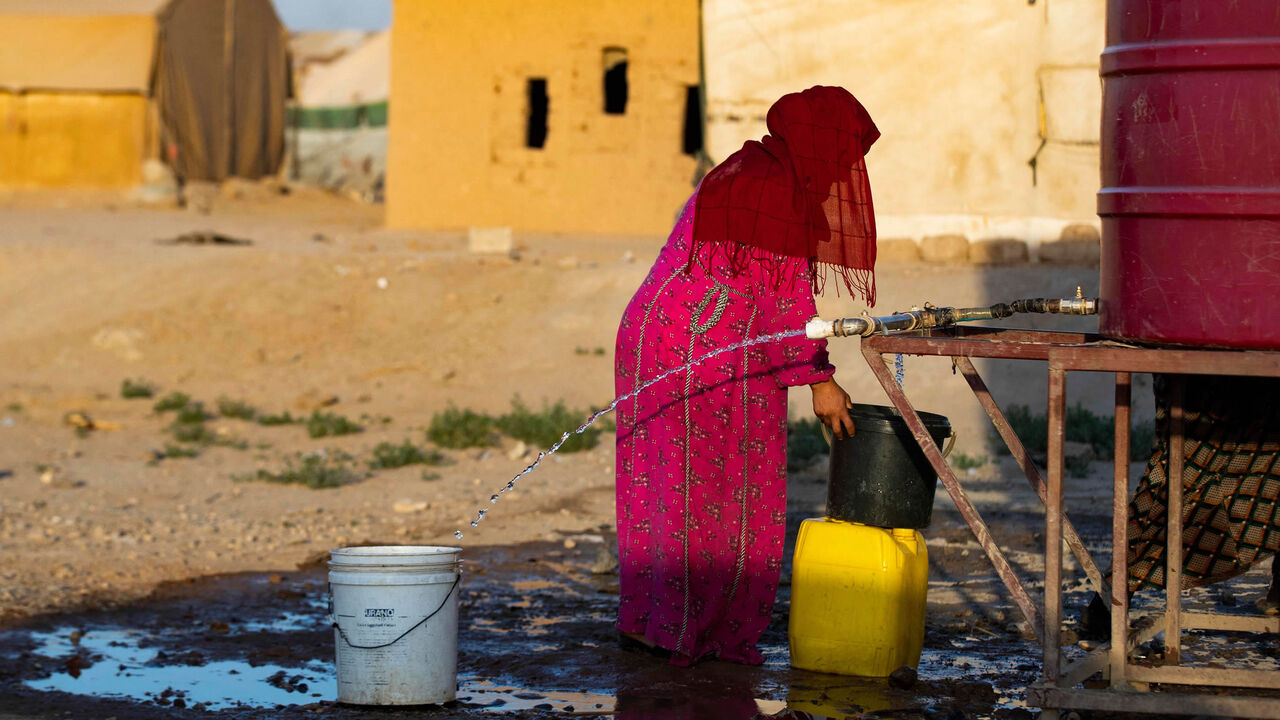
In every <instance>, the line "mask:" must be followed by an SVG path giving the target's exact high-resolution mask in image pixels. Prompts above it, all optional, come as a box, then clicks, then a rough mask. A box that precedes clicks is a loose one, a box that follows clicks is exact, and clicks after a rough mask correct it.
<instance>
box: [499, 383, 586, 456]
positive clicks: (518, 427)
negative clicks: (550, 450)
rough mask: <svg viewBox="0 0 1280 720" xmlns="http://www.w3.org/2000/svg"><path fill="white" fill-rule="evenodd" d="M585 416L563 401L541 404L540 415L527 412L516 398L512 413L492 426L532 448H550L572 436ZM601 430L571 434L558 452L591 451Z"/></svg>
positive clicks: (513, 401) (500, 418) (521, 402)
mask: <svg viewBox="0 0 1280 720" xmlns="http://www.w3.org/2000/svg"><path fill="white" fill-rule="evenodd" d="M586 416H587V413H586V412H584V411H581V410H570V409H568V408H566V407H565V405H564V401H557V402H556V404H554V405H547V404H546V403H543V405H542V410H541V411H537V412H535V411H533V410H530V409H529V407H528V406H526V405H525V404H524V402H523V401H522V400H520V398H519V396H517V397H515V398H512V400H511V412H509V413H507V414H506V415H503V416H502V417H499V418H498V419H497V421H496V422H495V424H496V425H497V427H498V429H499V430H501V431H502V432H503V433H504V434H506V435H507V436H508V437H513V438H515V439H516V440H523V441H524V442H526V443H529V444H530V445H533V446H534V447H550V446H552V445H554V444H556V443H557V442H560V438H561V437H562V436H563V435H564V433H565V432H572V431H573V430H575V429H576V428H577V427H578V426H579V425H581V424H582V421H583V419H584V418H585V417H586ZM600 432H601V431H600V429H599V428H597V427H594V426H592V427H589V428H587V429H586V430H584V431H583V432H581V433H577V434H572V435H570V436H569V437H568V439H566V440H565V441H564V445H562V446H560V452H563V453H571V452H579V451H582V450H590V449H591V448H593V447H595V446H596V445H598V444H599V443H600Z"/></svg>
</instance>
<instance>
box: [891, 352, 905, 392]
mask: <svg viewBox="0 0 1280 720" xmlns="http://www.w3.org/2000/svg"><path fill="white" fill-rule="evenodd" d="M906 377H907V366H906V364H905V363H903V361H902V353H898V354H897V355H894V356H893V379H894V380H895V381H897V383H898V387H902V381H903V380H905V379H906Z"/></svg>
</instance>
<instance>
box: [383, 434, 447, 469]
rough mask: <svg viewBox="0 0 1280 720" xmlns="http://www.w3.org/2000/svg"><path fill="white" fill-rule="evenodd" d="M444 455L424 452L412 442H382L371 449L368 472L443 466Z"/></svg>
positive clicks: (434, 451) (437, 451)
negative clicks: (409, 467)
mask: <svg viewBox="0 0 1280 720" xmlns="http://www.w3.org/2000/svg"><path fill="white" fill-rule="evenodd" d="M444 463H445V457H444V454H443V453H441V452H440V451H439V450H424V449H422V448H420V447H418V446H417V445H414V444H413V443H412V442H410V441H408V440H405V441H404V442H403V443H401V444H399V445H396V444H395V443H389V442H382V443H378V445H377V447H375V448H374V449H373V459H372V460H370V461H369V469H370V470H388V469H391V468H398V467H404V466H406V465H443V464H444Z"/></svg>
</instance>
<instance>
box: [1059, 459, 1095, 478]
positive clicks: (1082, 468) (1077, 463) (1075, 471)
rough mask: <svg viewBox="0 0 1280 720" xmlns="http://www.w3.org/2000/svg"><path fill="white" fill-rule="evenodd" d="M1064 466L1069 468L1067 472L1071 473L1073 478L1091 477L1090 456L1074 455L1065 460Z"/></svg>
mask: <svg viewBox="0 0 1280 720" xmlns="http://www.w3.org/2000/svg"><path fill="white" fill-rule="evenodd" d="M1062 462H1063V464H1064V465H1065V466H1066V468H1067V472H1069V473H1071V477H1073V478H1083V477H1089V456H1088V455H1072V456H1071V457H1068V458H1063V461H1062Z"/></svg>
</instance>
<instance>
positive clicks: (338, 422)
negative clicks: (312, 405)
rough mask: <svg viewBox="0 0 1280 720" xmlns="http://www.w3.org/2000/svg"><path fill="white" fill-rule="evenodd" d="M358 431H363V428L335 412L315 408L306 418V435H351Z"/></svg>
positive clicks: (314, 436)
mask: <svg viewBox="0 0 1280 720" xmlns="http://www.w3.org/2000/svg"><path fill="white" fill-rule="evenodd" d="M358 432H364V428H363V427H361V426H360V425H357V424H356V423H353V422H351V421H350V420H348V419H347V418H346V417H344V416H342V415H339V414H337V413H322V412H320V411H319V410H315V411H313V412H312V413H311V417H309V418H307V435H309V436H311V437H313V438H322V437H337V436H339V435H353V434H355V433H358Z"/></svg>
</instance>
